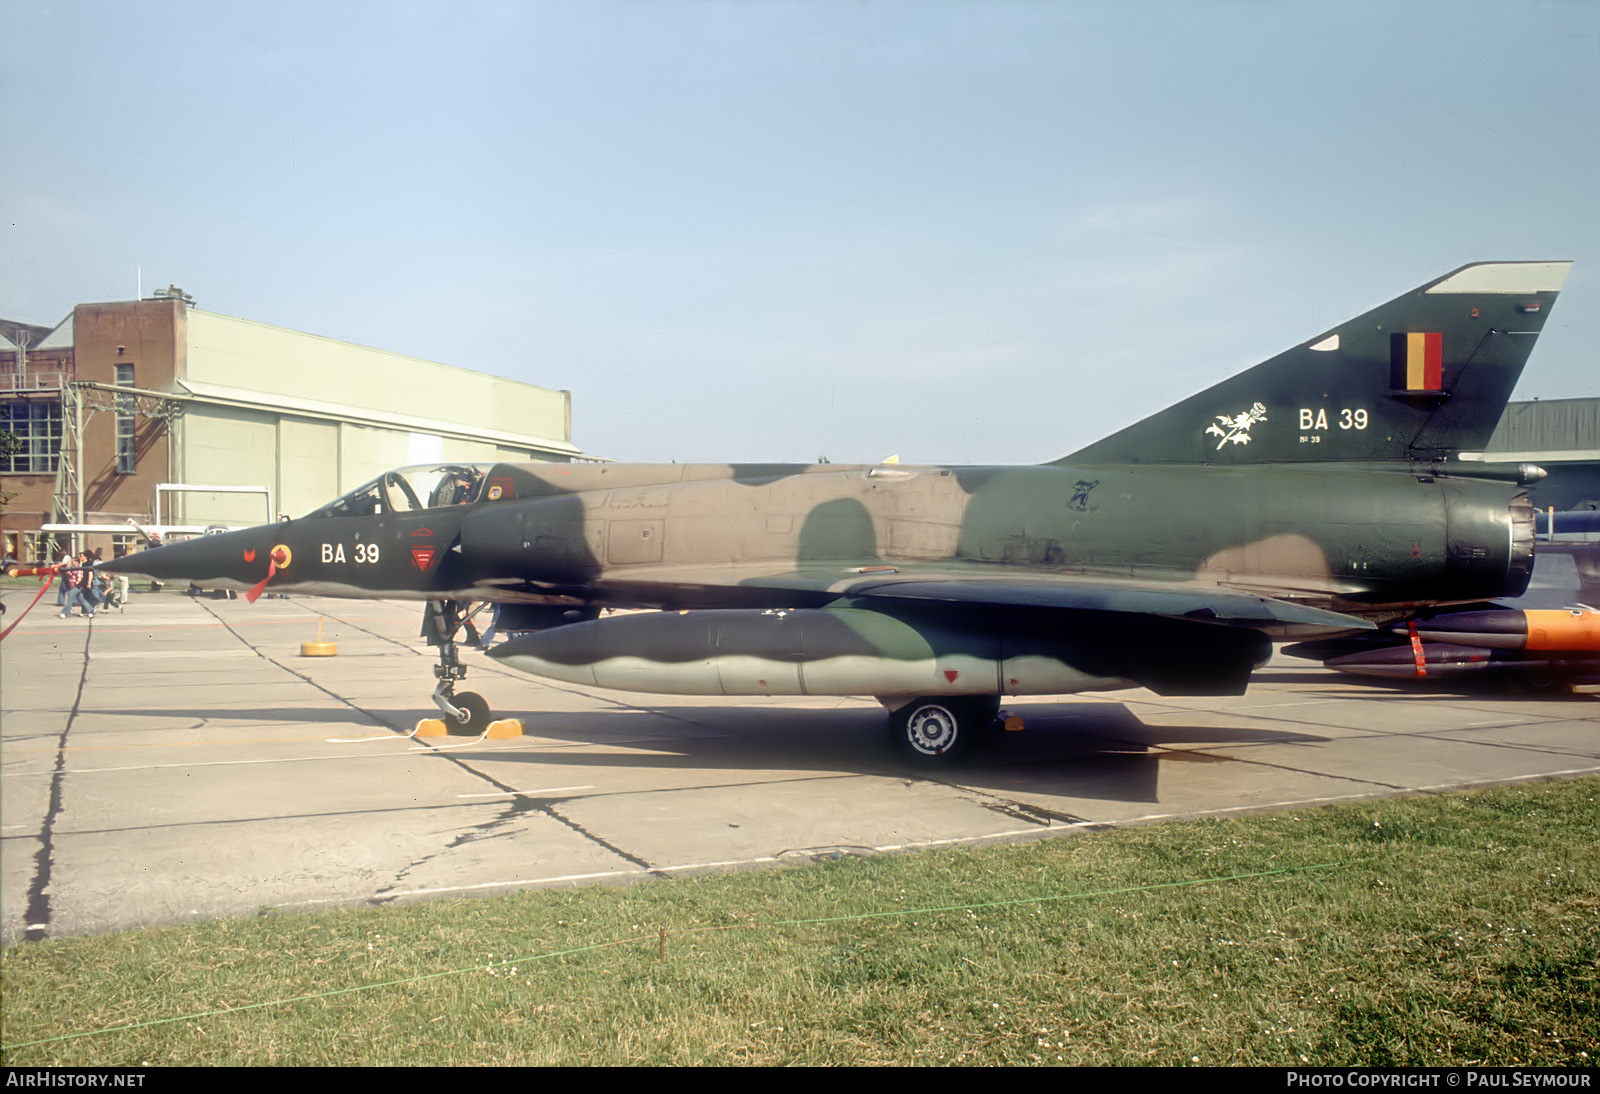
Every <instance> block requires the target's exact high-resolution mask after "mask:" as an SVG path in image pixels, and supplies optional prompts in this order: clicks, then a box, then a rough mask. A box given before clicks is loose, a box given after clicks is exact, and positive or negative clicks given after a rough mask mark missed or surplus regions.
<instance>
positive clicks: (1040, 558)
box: [100, 262, 1571, 763]
mask: <svg viewBox="0 0 1600 1094" xmlns="http://www.w3.org/2000/svg"><path fill="white" fill-rule="evenodd" d="M1570 265H1571V264H1570V263H1568V262H1486V263H1477V264H1473V265H1469V266H1463V267H1461V268H1460V269H1458V270H1455V271H1453V272H1451V273H1448V274H1446V275H1444V276H1443V277H1440V278H1437V279H1435V280H1433V281H1430V282H1428V283H1427V284H1424V285H1422V286H1420V287H1419V288H1417V289H1415V290H1413V291H1411V292H1408V293H1406V294H1404V295H1402V296H1400V297H1397V298H1396V299H1394V300H1391V301H1390V302H1388V303H1386V304H1383V305H1381V306H1379V307H1377V308H1375V309H1373V310H1372V311H1369V312H1367V313H1366V314H1364V315H1361V316H1359V317H1357V318H1355V319H1351V320H1349V321H1348V322H1345V323H1342V324H1340V325H1339V326H1337V327H1335V328H1333V329H1331V330H1327V331H1323V332H1321V333H1319V334H1318V335H1316V336H1315V337H1313V338H1310V339H1308V340H1306V341H1305V342H1302V343H1301V344H1299V345H1297V346H1294V347H1292V348H1290V349H1288V350H1285V351H1284V352H1282V353H1280V354H1278V355H1277V356H1275V357H1272V358H1270V359H1269V360H1267V361H1264V362H1262V363H1261V364H1258V365H1256V366H1255V367H1253V368H1250V369H1248V370H1246V371H1245V372H1242V373H1240V374H1238V375H1236V376H1233V377H1232V378H1230V379H1227V380H1224V381H1222V382H1221V383H1219V384H1217V385H1215V386H1214V387H1211V388H1209V389H1208V390H1206V391H1203V392H1201V393H1200V394H1198V395H1194V396H1192V397H1190V398H1187V399H1185V400H1183V401H1182V402H1179V403H1177V404H1176V405H1174V406H1172V407H1170V408H1168V409H1166V410H1163V411H1160V412H1159V413H1156V414H1154V415H1152V416H1151V417H1148V418H1146V419H1144V420H1143V421H1141V422H1138V423H1136V424H1134V425H1132V426H1129V427H1128V428H1126V429H1123V430H1121V431H1120V432H1117V433H1114V434H1112V435H1111V436H1109V437H1107V438H1105V439H1103V440H1101V441H1098V442H1096V443H1094V444H1091V445H1089V446H1088V447H1087V448H1084V449H1082V450H1080V451H1077V452H1074V453H1072V454H1071V455H1068V456H1065V457H1063V458H1061V459H1058V460H1055V461H1053V462H1051V463H1047V464H1043V465H1038V466H1024V467H960V466H930V467H910V466H899V465H889V464H885V465H879V466H844V465H839V464H714V465H698V464H669V465H664V466H652V465H623V464H537V463H494V464H469V463H442V464H437V465H430V466H423V467H409V468H402V469H399V470H395V471H391V472H388V473H387V474H384V475H382V476H380V477H378V478H376V479H374V480H372V481H371V482H368V483H366V484H364V485H362V486H360V487H358V488H356V489H355V490H352V491H351V492H350V493H348V494H346V495H344V496H343V497H341V498H338V499H336V500H334V501H332V502H330V503H328V504H327V505H325V506H323V507H322V508H320V509H318V510H316V511H315V512H313V513H310V514H308V515H306V516H304V517H301V518H300V519H298V520H291V521H286V522H282V523H278V524H272V525H267V526H263V527H260V528H252V529H245V530H240V531H235V532H230V533H228V534H225V535H218V536H210V537H206V538H204V539H197V540H191V541H189V542H185V543H179V544H173V545H169V546H165V547H161V548H159V549H157V550H153V551H147V552H143V553H140V554H136V555H132V556H130V557H128V558H125V559H120V560H115V561H112V562H107V563H102V564H101V567H100V568H101V569H103V570H108V571H111V572H114V573H126V574H142V575H145V576H147V577H150V578H154V579H157V580H161V581H191V582H196V583H199V584H201V585H206V586H211V587H216V588H225V589H236V590H241V591H248V592H249V593H250V595H251V596H252V597H253V596H254V595H256V594H259V593H260V592H261V591H262V590H263V589H271V590H273V591H275V592H299V593H309V594H317V595H324V596H345V597H375V598H397V597H403V598H414V599H420V600H425V601H427V602H428V606H427V609H426V611H425V615H424V631H425V633H427V634H428V635H429V638H430V641H432V642H433V643H434V644H436V645H437V646H438V647H439V664H438V665H437V666H435V668H434V674H435V676H436V677H437V678H438V681H439V683H438V686H437V688H436V689H435V692H434V701H435V702H436V703H437V705H438V706H439V707H440V708H441V709H442V710H444V711H445V712H446V715H447V721H453V723H454V727H455V729H456V731H458V732H465V733H476V732H479V731H481V729H482V728H483V726H484V724H485V723H486V722H487V720H488V719H489V716H490V712H489V707H488V704H487V702H486V701H485V700H484V699H483V698H482V697H480V696H478V695H476V694H473V693H470V692H458V691H457V690H456V685H457V684H458V683H459V682H460V681H461V680H462V679H463V678H464V677H465V676H466V673H467V668H466V666H465V665H464V664H463V663H462V660H461V655H460V652H459V649H458V646H459V645H461V644H463V640H464V638H465V637H469V636H470V632H469V630H468V627H469V624H468V622H467V619H468V607H467V606H468V605H469V604H471V603H473V602H492V603H496V604H499V605H502V609H501V617H500V621H499V626H500V629H502V630H506V631H513V632H517V633H518V637H515V638H513V639H511V640H510V641H506V642H504V643H502V644H500V645H497V646H494V647H493V648H492V649H491V650H490V651H489V656H490V657H492V658H493V659H494V660H496V661H497V662H499V663H500V664H502V665H506V666H509V667H512V668H516V669H520V670H522V671H525V672H528V673H532V674H533V675H535V676H541V677H545V678H550V679H555V680H563V681H571V682H576V683H582V684H591V685H599V686H602V687H608V688H620V689H627V690H634V691H646V692H659V693H677V694H690V695H751V696H754V695H862V696H871V697H875V698H877V699H878V700H879V701H880V702H881V703H882V704H883V705H884V707H885V708H887V710H888V711H889V714H890V718H889V721H890V725H891V727H892V729H893V736H894V739H895V741H896V742H897V744H898V746H899V747H900V748H901V749H902V750H903V751H904V752H905V754H906V755H907V756H909V757H911V758H912V759H913V760H916V761H920V762H927V763H946V762H950V761H952V760H955V759H956V758H958V757H960V756H961V755H963V754H964V753H965V752H966V751H967V750H968V749H970V748H971V746H972V744H973V741H974V740H975V739H976V738H977V737H978V735H980V734H981V733H982V732H984V731H985V730H986V729H987V728H988V727H989V726H990V725H991V723H993V722H994V721H995V715H996V712H997V710H998V707H999V703H1000V700H1001V697H1002V696H1013V695H1050V694H1060V693H1067V692H1080V691H1090V690H1096V689H1118V688H1127V687H1131V686H1142V687H1146V688H1150V689H1152V690H1154V691H1156V692H1158V693H1160V694H1163V695H1232V694H1240V693H1242V692H1243V691H1244V688H1245V686H1246V683H1247V681H1248V680H1249V678H1250V675H1251V672H1252V670H1253V669H1255V668H1256V667H1257V666H1259V665H1260V664H1261V663H1262V662H1264V661H1265V660H1266V658H1267V657H1268V655H1269V654H1270V652H1271V648H1272V646H1271V643H1272V642H1273V641H1274V640H1290V639H1310V638H1325V637H1331V636H1337V635H1348V634H1351V633H1354V632H1358V631H1362V630H1371V629H1373V628H1374V627H1375V626H1376V625H1377V624H1379V623H1388V622H1390V621H1393V620H1397V619H1406V618H1409V617H1411V616H1413V615H1415V614H1416V613H1418V612H1421V611H1423V610H1426V609H1430V608H1434V607H1436V606H1439V605H1448V604H1452V603H1478V602H1482V601H1484V600H1486V599H1488V598H1493V597H1498V596H1505V595H1513V594H1515V593H1517V592H1520V591H1521V589H1522V588H1523V587H1524V586H1525V585H1526V584H1527V582H1528V576H1529V571H1530V569H1531V566H1532V560H1533V544H1534V515H1533V510H1532V507H1531V505H1530V504H1529V502H1528V499H1527V495H1526V492H1525V490H1524V487H1525V486H1526V485H1528V484H1529V483H1530V482H1533V481H1535V480H1536V479H1537V478H1538V477H1539V476H1540V475H1541V474H1542V472H1540V471H1539V469H1537V468H1534V467H1531V466H1527V465H1519V466H1516V467H1513V468H1510V469H1506V468H1503V467H1497V466H1495V465H1491V464H1484V463H1481V462H1473V461H1464V460H1461V459H1459V458H1458V456H1459V454H1460V453H1461V452H1463V451H1468V452H1471V451H1476V450H1480V449H1482V448H1483V446H1484V443H1485V442H1486V441H1487V440H1488V439H1489V434H1490V432H1491V431H1492V430H1493V429H1494V427H1495V424H1496V422H1497V421H1498V420H1499V418H1500V415H1501V413H1502V411H1503V410H1504V407H1505V404H1506V401H1507V399H1508V397H1509V396H1510V394H1511V391H1512V388H1513V387H1514V386H1515V384H1516V382H1517V378H1518V376H1519V375H1520V373H1521V371H1522V368H1523V365H1524V363H1525V362H1526V361H1527V358H1528V355H1529V352H1530V351H1531V350H1532V348H1533V345H1534V341H1535V338H1536V336H1537V335H1538V333H1539V331H1540V329H1541V328H1542V326H1543V325H1544V323H1545V322H1546V321H1547V320H1548V317H1549V314H1550V310H1551V307H1552V305H1553V304H1554V302H1555V299H1556V295H1557V293H1558V292H1559V291H1560V288H1561V286H1562V284H1563V282H1564V280H1565V277H1566V274H1567V271H1568V269H1569V267H1570ZM612 609H649V610H647V611H642V612H640V611H631V612H618V613H615V614H611V613H610V610H612ZM603 612H604V613H608V614H605V615H604V616H603V615H602V613H603Z"/></svg>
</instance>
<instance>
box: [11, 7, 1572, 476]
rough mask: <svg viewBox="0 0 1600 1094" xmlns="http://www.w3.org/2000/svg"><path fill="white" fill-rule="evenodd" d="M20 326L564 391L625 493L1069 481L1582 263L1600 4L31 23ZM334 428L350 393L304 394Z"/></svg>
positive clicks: (20, 200)
mask: <svg viewBox="0 0 1600 1094" xmlns="http://www.w3.org/2000/svg"><path fill="white" fill-rule="evenodd" d="M0 41H3V42H5V43H6V48H5V49H4V51H3V53H0V140H3V142H4V144H3V147H4V148H5V149H6V150H7V152H6V155H5V156H4V157H3V159H0V163H3V164H4V168H3V170H0V230H3V232H4V235H3V236H0V315H4V316H6V317H7V318H12V319H20V320H24V321H29V322H38V323H47V324H48V323H54V322H56V321H57V320H59V319H60V318H61V317H62V316H63V315H64V314H66V312H67V311H68V310H69V309H70V308H71V307H72V305H73V304H75V303H78V302H82V301H93V300H118V299H128V298H131V297H132V296H133V294H134V291H135V285H136V280H135V278H136V271H139V270H142V273H143V284H144V288H145V291H146V292H147V293H148V292H150V291H152V290H153V289H155V288H157V287H161V286H165V285H167V284H168V283H169V282H170V283H176V284H178V285H180V286H182V287H183V288H184V289H186V290H187V291H188V292H189V293H191V294H192V295H193V296H194V297H195V299H196V301H197V303H198V304H199V305H200V306H201V307H204V308H208V309H210V310H213V311H218V312H223V313H225V314H230V315H238V316H244V317H247V318H250V319H255V320H259V321H262V322H267V323H273V324H277V325H280V326H285V327H291V328H295V329H298V330H305V331H311V332H313V333H317V334H322V335H327V336H330V337H335V338H342V339H347V340H349V341H353V342H359V343H363V344H369V345H375V346H381V347H383V348H385V349H391V350H396V351H399V352H403V353H410V354H415V355H417V356H420V357H426V358H431V359H434V360H439V361H445V362H448V363H450V364H456V365H462V366H465V367H468V368H475V369H481V370H483V371H488V372H495V373H499V374H502V375H506V376H511V377H515V378H517V379H523V380H528V381H531V382H534V383H539V384H543V385H546V386H549V387H557V388H569V389H571V390H572V392H573V399H574V430H575V440H576V442H577V443H578V444H579V445H580V446H581V447H583V448H584V449H585V450H587V451H589V452H592V453H594V454H598V455H604V456H609V457H612V458H616V459H625V460H670V459H678V460H797V461H808V460H813V459H816V458H817V457H818V456H822V455H826V456H828V457H829V458H831V459H833V460H834V461H836V462H846V461H873V460H877V459H879V458H881V457H883V456H885V455H887V454H889V453H891V452H897V453H899V454H900V455H901V456H902V458H903V459H905V460H906V461H908V462H919V463H920V462H957V463H1013V462H1015V463H1026V462H1037V461H1042V460H1048V459H1052V458H1054V457H1056V456H1059V455H1061V454H1063V453H1066V452H1068V451H1071V450H1073V449H1075V448H1077V447H1080V446H1081V445H1083V444H1086V443H1088V442H1089V441H1092V440H1094V439H1096V438H1097V437H1099V436H1102V435H1104V434H1105V433H1108V432H1110V431H1112V430H1113V429H1115V428H1117V427H1119V426H1121V425H1123V424H1126V423H1128V422H1131V421H1133V420H1135V419H1137V418H1139V417H1141V416H1143V415H1144V414H1147V413H1149V412H1151V411H1154V410H1157V409H1159V408H1160V407H1162V406H1164V405H1167V404H1169V403H1172V402H1175V401H1177V400H1178V399H1179V398H1181V397H1182V396H1185V395H1187V394H1190V393H1192V392H1194V391H1196V390H1199V389H1200V388H1203V387H1206V386H1208V385H1209V384H1211V383H1213V382H1215V381H1216V380H1218V379H1221V378H1222V377H1224V376H1226V375H1228V374H1230V373H1233V372H1235V371H1238V370H1240V369H1242V368H1244V367H1246V366H1248V365H1250V364H1253V363H1254V362H1256V361H1257V360H1260V359H1262V358H1264V357H1267V356H1270V355H1271V354H1273V353H1276V352H1277V351H1279V350H1281V349H1284V348H1286V347H1287V346H1289V345H1291V344H1294V343H1296V342H1299V341H1301V340H1303V339H1304V338H1307V337H1309V336H1311V335H1312V334H1316V333H1318V332H1320V331H1321V330H1323V329H1325V328H1327V327H1328V326H1331V325H1333V324H1334V323H1336V322H1338V321H1340V320H1342V319H1345V318H1348V317H1350V316H1352V315H1355V314H1357V313H1359V312H1360V311H1362V310H1364V309H1366V308H1368V307H1370V306H1372V305H1375V304H1378V303H1381V302H1382V301H1384V300H1386V299H1389V298H1390V297H1393V296H1396V295H1399V294H1400V293H1401V292H1403V291H1405V290H1407V289H1410V288H1412V287H1414V286H1416V285H1418V284H1420V283H1422V282H1424V281H1427V280H1430V279H1432V278H1433V277H1435V276H1437V275H1439V274H1442V273H1444V272H1446V271H1448V270H1450V269H1452V268H1454V267H1456V266H1459V265H1462V264H1464V263H1467V262H1471V261H1475V260H1479V259H1517V258H1534V259H1550V258H1570V259H1575V260H1576V261H1577V266H1576V267H1575V268H1574V271H1573V274H1572V276H1571V277H1570V279H1569V280H1568V282H1567V286H1566V293H1565V294H1564V295H1563V297H1562V300H1561V302H1560V303H1559V304H1558V305H1557V307H1556V309H1555V311H1554V313H1553V314H1552V316H1551V324H1550V326H1549V327H1548V328H1547V330H1546V334H1545V336H1544V338H1543V339H1542V340H1541V342H1540V345H1539V347H1538V349H1537V350H1536V351H1535V353H1534V356H1533V358H1532V360H1531V362H1530V364H1529V366H1528V369H1527V371H1526V373H1525V374H1524V377H1523V381H1522V384H1521V387H1520V388H1519V389H1518V392H1517V397H1518V398H1533V397H1535V396H1537V397H1540V398H1560V397H1571V396H1584V395H1596V394H1600V349H1597V347H1600V4H1596V3H1594V2H1590V0H1582V2H1579V0H1527V2H1521V3H1518V2H1508V0H1498V2H1493V3H1490V2H1482V0H1459V2H1450V3H1404V2H1399V3H1366V2H1340V3H1329V2H1326V0H1324V2H1322V3H1297V2H1286V3H1269V2H1265V0H1237V2H1231V3H1212V2H1206V0H1199V2H1190V3H1156V2H1141V0H1131V2H1125V3H1093V2H1090V3H1055V2H1026V0H992V2H986V3H979V2H962V0H905V2H883V0H855V2H845V0H812V2H807V3H778V2H771V3H763V2H746V3H733V2H709V0H705V2H698V0H697V2H691V0H661V2H656V3H645V2H627V3H619V2H607V0H584V2H571V3H555V2H550V3H502V4H491V3H472V2H466V3H459V2H458V3H452V4H449V5H446V4H434V3H386V4H370V3H338V2H334V3H317V4H309V3H308V4H260V5H232V4H212V3H203V4H201V3H182V2H178V3H162V4H158V5H130V4H126V3H39V2H35V0H13V2H12V3H9V4H7V5H5V6H4V8H3V9H0ZM308 394H313V393H308Z"/></svg>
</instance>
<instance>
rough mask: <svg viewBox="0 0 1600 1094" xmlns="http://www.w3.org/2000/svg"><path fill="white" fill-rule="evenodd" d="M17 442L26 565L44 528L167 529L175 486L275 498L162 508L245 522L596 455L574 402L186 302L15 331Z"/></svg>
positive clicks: (9, 372) (1, 461)
mask: <svg viewBox="0 0 1600 1094" xmlns="http://www.w3.org/2000/svg"><path fill="white" fill-rule="evenodd" d="M0 430H5V431H7V432H9V433H11V434H12V435H13V436H15V437H16V438H17V439H18V440H19V441H20V448H18V449H17V450H16V451H15V452H11V453H9V454H0V497H4V504H3V508H0V531H3V533H4V549H5V552H6V554H7V555H8V556H10V557H14V558H21V559H25V560H32V559H35V558H38V557H39V556H40V552H41V547H42V545H43V544H42V540H41V533H40V526H41V525H43V524H74V523H78V524H117V525H122V524H125V523H126V522H127V521H128V519H129V518H132V519H134V520H138V521H141V522H153V521H155V520H156V518H157V516H158V514H157V512H156V507H157V494H158V491H157V486H158V485H159V484H162V483H179V484H191V485H195V484H200V485H207V486H228V487H256V488H265V490H266V491H267V492H269V493H268V494H266V496H265V497H264V496H263V494H262V493H259V492H258V493H254V494H252V493H244V492H233V491H216V492H185V493H172V494H170V495H169V497H170V501H163V502H162V503H161V504H162V506H163V509H162V511H161V513H160V514H159V516H160V518H161V520H162V521H163V522H165V523H182V524H198V525H206V524H213V523H219V524H230V525H242V524H254V523H260V522H262V521H263V520H266V519H270V518H271V517H272V516H273V515H275V514H276V513H287V514H290V515H296V516H298V515H299V514H301V513H303V512H307V511H309V510H310V509H312V508H314V507H316V506H317V505H319V504H321V503H323V502H326V501H328V500H329V499H331V498H333V497H336V496H338V495H339V494H340V493H342V492H344V491H345V490H348V489H350V488H352V487H354V486H357V485H359V484H360V483H362V482H364V481H366V480H368V479H370V478H373V477H375V476H376V475H378V474H379V473H381V472H382V471H384V470H386V469H388V468H390V467H397V466H401V465H405V464H412V463H424V462H429V461H435V460H462V461H466V460H496V459H503V460H558V461H564V460H570V459H573V458H574V457H576V456H578V454H579V453H578V450H577V449H576V448H575V447H574V446H573V445H572V416H571V396H570V394H569V393H568V392H565V391H554V390H550V389H548V388H542V387H537V386H535V385H532V384H525V383H520V382H517V381H513V380H506V379H502V378H500V377H496V376H489V375H486V374H484V373H480V372H472V371H469V370H467V369H462V368H456V367H453V366H450V365H444V364H439V363H437V362H433V361H424V360H421V359H419V358H415V357H407V356H404V355H402V354H397V353H389V352H386V351H383V350H378V349H372V348H370V347H366V346H357V345H353V344H351V343H347V342H340V341H337V340H335V339H331V338H323V337H319V336H317V335H312V334H304V333H301V332H299V331H292V330H286V329H284V328H281V327H273V326H268V325H266V324H263V323H257V322H253V321H250V320H246V319H238V318H234V317H232V316H226V315H220V314H217V313H214V312H208V311H204V310H202V309H200V308H197V307H194V306H193V304H192V303H190V302H189V301H188V299H187V298H186V297H184V296H183V294H182V293H181V292H180V291H178V290H172V291H170V292H169V293H167V294H164V295H163V294H158V298H156V299H146V300H138V301H120V302H114V303H104V304H79V305H78V306H77V307H75V308H73V310H72V313H71V314H70V315H69V316H67V318H66V319H65V320H63V321H62V322H61V323H60V324H59V325H58V326H56V327H55V328H53V329H46V328H42V327H38V326H34V325H30V324H23V323H16V322H6V321H0ZM266 497H270V499H271V501H270V506H271V508H270V510H269V509H268V503H267V501H266ZM130 532H131V529H130ZM117 538H118V539H120V538H121V537H120V536H118V537H117ZM64 542H65V537H64V536H63V537H60V538H59V539H58V545H60V544H64ZM75 542H76V543H81V544H84V545H86V546H89V547H91V548H92V547H97V546H99V547H105V548H110V547H112V546H113V545H114V540H113V536H112V535H111V534H109V533H106V534H90V535H88V536H87V538H86V539H85V538H84V537H79V538H78V539H77V540H75ZM106 553H107V554H110V551H109V549H108V550H107V552H106Z"/></svg>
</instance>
